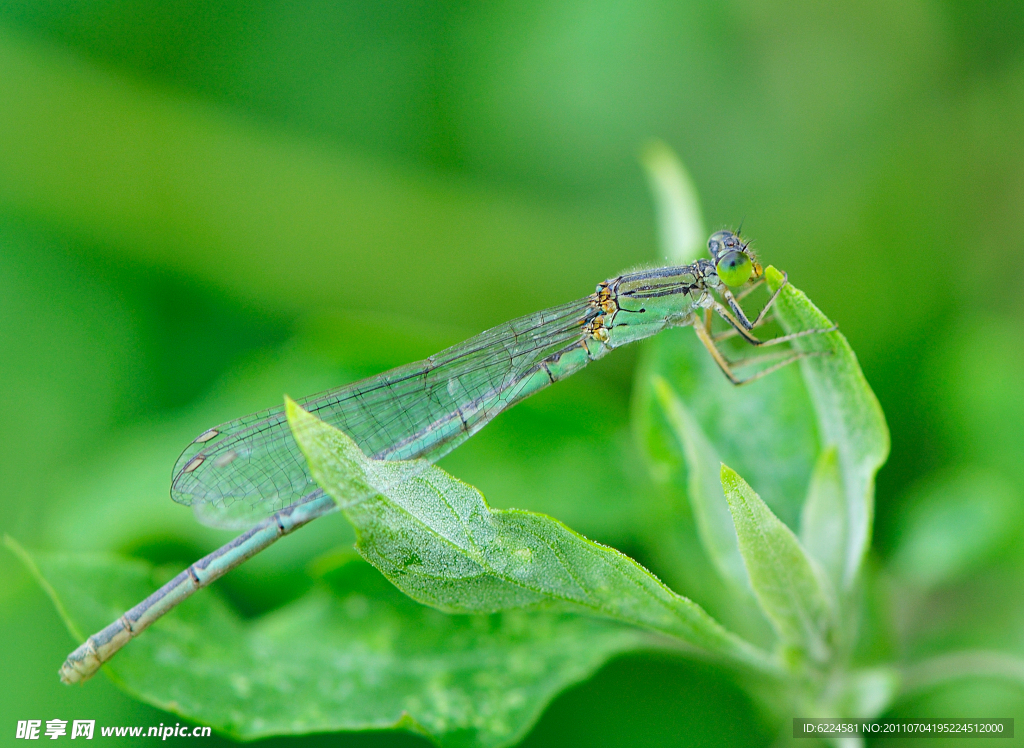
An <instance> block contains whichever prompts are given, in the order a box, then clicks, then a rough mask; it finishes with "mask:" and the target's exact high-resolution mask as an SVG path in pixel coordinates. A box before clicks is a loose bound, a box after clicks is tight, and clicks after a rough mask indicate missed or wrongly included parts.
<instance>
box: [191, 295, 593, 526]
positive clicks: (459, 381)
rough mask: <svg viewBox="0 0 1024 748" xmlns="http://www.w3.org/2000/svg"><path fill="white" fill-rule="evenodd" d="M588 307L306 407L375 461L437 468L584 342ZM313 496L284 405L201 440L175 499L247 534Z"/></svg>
mask: <svg viewBox="0 0 1024 748" xmlns="http://www.w3.org/2000/svg"><path fill="white" fill-rule="evenodd" d="M589 308H590V307H589V303H588V299H580V300H578V301H574V302H570V303H568V304H563V305H562V306H558V307H554V308H552V309H547V310H544V311H542V312H536V313H534V314H530V315H527V316H525V317H520V318H518V319H514V320H512V321H510V322H506V323H505V324H503V325H499V326H498V327H494V328H492V329H490V330H487V331H486V332H483V333H481V334H480V335H477V336H476V337H473V338H470V339H469V340H466V341H464V342H462V343H459V344H458V345H455V346H452V347H451V348H448V349H446V350H444V351H442V352H440V353H437V354H435V355H433V356H431V357H430V358H427V359H425V360H423V361H418V362H416V363H412V364H406V365H405V366H400V367H398V368H397V369H392V370H390V371H387V372H384V373H383V374H378V375H376V376H373V377H369V378H368V379H363V380H361V381H359V382H355V383H353V384H350V385H347V386H344V387H339V388H337V389H334V390H329V391H327V392H324V393H321V394H319V395H314V396H312V397H308V398H306V399H304V400H300V401H299V403H300V404H301V405H302V407H303V408H305V409H306V410H308V411H309V412H311V413H314V414H315V415H316V416H317V417H319V418H320V419H322V420H324V421H326V422H327V423H329V424H331V425H332V426H335V427H337V428H339V429H341V430H343V431H344V432H345V433H346V434H348V435H349V436H350V437H351V438H352V439H353V440H355V442H356V443H357V444H358V445H359V446H360V448H361V449H362V450H363V451H364V452H365V453H366V454H368V455H371V456H374V457H376V458H378V459H412V458H418V457H422V458H426V459H427V460H429V461H431V462H433V461H435V460H438V459H440V458H441V457H442V456H443V455H445V454H447V453H448V452H449V451H451V450H452V449H454V448H455V447H456V446H458V445H459V444H460V443H462V441H464V440H465V439H467V438H468V437H469V436H470V435H472V434H473V433H475V432H476V431H477V430H479V429H480V428H482V427H483V426H484V425H485V424H486V423H487V422H488V421H490V420H491V419H492V418H493V417H494V416H496V415H497V414H498V413H500V412H501V411H502V410H504V409H505V408H506V407H508V405H509V404H511V403H512V402H514V401H515V394H516V388H515V385H516V384H517V383H518V382H520V381H522V380H523V379H524V377H527V376H529V375H530V374H532V373H534V372H536V371H537V368H538V367H539V366H540V363H541V362H542V361H544V359H545V358H546V357H548V356H549V355H551V354H552V353H555V352H557V351H560V350H563V349H565V348H566V347H567V346H571V345H573V344H574V343H575V342H578V341H581V340H583V337H584V333H583V330H582V325H583V324H584V322H585V320H586V316H587V313H588V310H589ZM314 490H316V486H315V484H314V483H313V480H312V478H311V477H310V475H309V471H308V468H307V466H306V460H305V458H304V457H303V456H302V453H301V452H300V451H299V448H298V445H297V444H296V443H295V441H294V439H293V438H292V435H291V432H290V431H289V429H288V422H287V419H286V417H285V414H284V408H283V407H282V406H279V407H277V408H272V409H270V410H263V411H260V412H258V413H253V414H252V415H249V416H245V417H244V418H238V419H235V420H234V421H229V422H228V423H224V424H221V425H220V426H217V427H216V428H212V429H209V430H208V431H205V432H203V433H202V434H200V435H199V436H198V437H197V438H196V439H195V440H194V441H193V442H192V444H190V445H189V446H188V448H187V449H186V450H185V451H184V452H183V453H182V454H181V457H179V458H178V461H177V462H176V463H175V465H174V474H173V479H172V484H171V497H172V498H173V499H174V500H175V501H177V502H179V503H182V504H187V505H191V506H193V507H195V508H196V515H197V517H198V518H199V519H200V521H201V522H203V523H204V524H209V525H214V526H219V527H242V526H249V525H251V524H252V523H253V522H254V521H256V520H259V519H262V518H263V517H265V516H267V515H268V514H272V513H273V512H275V511H277V510H279V509H283V508H284V507H286V506H288V505H289V504H292V503H294V502H295V501H297V500H298V499H300V498H302V497H303V496H305V495H306V494H309V493H310V492H312V491H314Z"/></svg>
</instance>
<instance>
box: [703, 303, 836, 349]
mask: <svg viewBox="0 0 1024 748" xmlns="http://www.w3.org/2000/svg"><path fill="white" fill-rule="evenodd" d="M773 298H774V297H773ZM769 303H770V302H769ZM711 308H712V309H714V310H715V312H717V313H718V316H720V317H721V318H722V319H724V320H725V321H726V322H728V323H729V324H730V325H732V326H733V329H735V330H736V332H737V333H738V334H739V335H740V336H742V338H743V339H744V340H746V341H747V342H748V343H750V344H751V345H758V346H768V345H778V344H779V343H788V342H789V341H790V340H795V339H796V338H802V337H804V336H806V335H817V334H819V333H823V332H835V331H836V330H838V329H839V327H838V326H837V325H833V326H832V327H822V328H816V329H814V330H800V331H799V332H791V333H789V334H788V335H780V336H779V337H777V338H772V339H771V340H760V339H758V338H756V337H754V336H753V335H752V334H751V333H750V328H749V327H747V326H745V325H744V324H743V323H742V322H740V321H739V320H737V319H736V318H735V317H734V316H733V315H732V313H731V312H730V311H729V310H728V309H727V308H726V307H725V305H723V304H722V303H721V302H718V301H716V302H714V304H713V305H712V307H711ZM767 308H768V306H767V305H765V309H767ZM761 312H762V313H761V314H759V315H757V320H755V321H756V322H757V323H758V324H759V323H760V321H761V320H762V318H763V315H764V310H761Z"/></svg>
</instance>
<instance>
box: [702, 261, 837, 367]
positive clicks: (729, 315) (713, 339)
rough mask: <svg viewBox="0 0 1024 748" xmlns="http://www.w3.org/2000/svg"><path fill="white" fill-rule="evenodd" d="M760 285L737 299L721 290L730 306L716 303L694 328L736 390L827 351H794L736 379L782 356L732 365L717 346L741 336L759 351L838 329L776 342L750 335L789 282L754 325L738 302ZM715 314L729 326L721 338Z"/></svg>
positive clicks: (785, 337)
mask: <svg viewBox="0 0 1024 748" xmlns="http://www.w3.org/2000/svg"><path fill="white" fill-rule="evenodd" d="M761 282H762V281H761V280H760V279H759V280H757V281H755V282H754V283H753V284H751V286H750V287H748V288H747V289H745V290H744V291H743V292H742V293H740V294H739V295H738V296H734V295H733V293H732V292H731V291H730V290H729V289H728V288H722V289H721V290H720V294H721V296H722V298H724V299H725V300H726V302H727V303H728V305H729V306H728V307H726V306H725V304H722V303H721V302H720V301H717V300H714V301H712V303H711V304H710V306H709V307H708V308H706V309H705V310H704V319H703V322H702V321H700V320H698V321H697V322H696V323H695V324H694V326H693V329H694V331H695V332H696V333H697V338H698V339H699V340H700V342H701V343H702V344H703V345H704V347H705V348H707V350H708V353H710V354H711V357H712V358H713V359H714V360H715V363H716V364H718V367H719V368H720V369H721V370H722V373H723V374H725V376H726V377H727V378H728V379H729V381H730V382H732V383H733V384H734V385H736V386H740V385H744V384H749V383H750V382H754V381H757V380H758V379H760V378H761V377H765V376H767V375H769V374H771V373H772V372H775V371H778V370H779V369H781V368H783V367H784V366H788V365H789V364H791V363H793V362H795V361H799V360H800V359H802V358H807V357H810V356H821V355H825V353H826V351H795V352H792V353H790V354H789V355H788V356H784V357H783V358H781V360H778V361H776V363H774V364H772V365H771V366H768V367H766V368H764V369H761V370H759V371H757V372H755V373H754V374H752V375H750V376H748V377H739V376H737V375H736V372H735V369H739V368H743V367H746V366H751V365H754V364H758V363H764V362H765V361H770V360H773V359H778V358H779V356H778V355H773V354H769V355H767V356H754V357H748V358H744V359H741V360H739V361H730V360H729V359H728V358H726V357H725V354H723V353H722V351H721V349H720V348H719V347H718V345H717V344H718V343H719V342H720V341H722V340H726V339H728V338H731V337H734V336H736V335H739V336H740V337H742V338H743V339H744V340H745V341H746V342H747V343H749V344H751V345H754V346H758V347H767V346H773V345H779V344H781V343H788V342H790V341H792V340H795V339H796V338H802V337H806V336H808V335H819V334H821V333H826V332H833V331H835V330H836V329H838V328H837V327H836V326H832V327H828V328H820V329H814V330H800V331H799V332H794V333H790V334H788V335H780V336H778V337H776V338H770V339H769V340H761V339H760V338H758V337H756V336H755V335H753V334H752V333H751V330H754V329H756V328H757V327H758V326H760V325H761V324H762V323H764V322H765V321H766V320H767V319H768V313H769V311H770V310H771V308H772V306H773V305H774V304H775V300H776V299H778V297H779V293H781V292H782V289H783V288H785V286H786V284H787V283H788V282H789V281H788V279H785V280H783V283H782V285H780V286H779V287H778V288H777V289H775V292H774V293H773V294H772V295H771V297H770V298H769V299H768V301H767V302H766V303H765V305H764V306H763V307H762V308H761V311H760V312H758V314H757V317H755V318H754V319H753V321H751V320H750V319H749V318H748V317H747V315H746V313H745V312H744V311H743V307H741V306H740V304H739V302H740V301H741V300H742V299H744V298H746V297H747V296H748V295H749V294H750V292H751V291H753V290H754V289H755V288H757V287H758V286H759V285H760V284H761ZM712 311H714V312H715V314H717V315H718V316H719V317H721V318H722V319H724V320H725V321H726V322H728V323H729V325H730V329H729V330H728V331H726V332H725V333H721V334H718V335H713V334H712V332H711V321H712V319H713V315H712V314H711V312H712Z"/></svg>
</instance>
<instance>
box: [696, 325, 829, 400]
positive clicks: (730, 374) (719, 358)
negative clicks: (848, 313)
mask: <svg viewBox="0 0 1024 748" xmlns="http://www.w3.org/2000/svg"><path fill="white" fill-rule="evenodd" d="M693 329H694V332H696V333H697V338H698V339H699V340H700V342H701V343H702V344H703V345H704V347H705V348H707V350H708V353H710V354H711V358H713V359H714V360H715V363H716V364H718V368H719V369H721V370H722V373H723V374H725V376H726V378H727V379H728V380H729V381H730V382H732V383H733V384H734V385H736V386H737V387H740V386H742V385H744V384H750V383H751V382H756V381H757V380H758V379H760V378H761V377H766V376H768V375H769V374H771V373H773V372H776V371H778V370H779V369H781V368H782V367H784V366H789V365H790V364H791V363H793V362H794V361H799V360H800V359H802V358H807V357H809V356H824V355H826V354H827V353H828V351H800V352H798V353H794V354H792V355H791V356H789V357H787V358H785V359H783V360H782V361H779V362H778V363H776V364H773V365H771V366H769V367H767V368H766V369H762V370H761V371H758V372H756V373H754V374H751V375H750V376H749V377H743V378H740V377H737V376H736V374H735V372H734V371H733V364H731V363H730V362H729V360H728V359H727V358H726V357H725V356H723V355H722V352H721V351H720V350H718V347H717V346H715V341H714V340H712V339H711V336H710V335H709V334H708V331H707V329H706V328H705V326H704V325H702V324H700V323H699V322H698V323H697V324H695V325H694V326H693ZM739 365H740V366H745V365H746V363H745V362H741V363H740V364H739Z"/></svg>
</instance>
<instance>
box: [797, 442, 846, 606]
mask: <svg viewBox="0 0 1024 748" xmlns="http://www.w3.org/2000/svg"><path fill="white" fill-rule="evenodd" d="M800 542H801V543H803V546H804V548H806V549H807V552H808V553H809V554H810V555H811V557H812V558H814V559H815V560H816V561H817V562H818V563H819V564H821V568H823V569H824V570H825V571H826V573H828V576H829V579H830V580H831V581H832V584H833V585H834V587H835V588H836V589H839V588H840V587H841V585H842V582H843V564H844V561H845V556H844V549H845V548H846V502H845V500H844V498H843V478H842V476H841V475H840V473H839V455H838V453H837V451H836V448H835V447H834V446H832V447H828V448H827V449H825V450H824V451H823V452H822V453H821V454H820V455H818V464H817V465H815V466H814V473H813V474H812V475H811V486H810V488H809V489H808V491H807V501H805V502H804V508H803V511H802V512H801V514H800Z"/></svg>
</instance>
